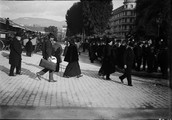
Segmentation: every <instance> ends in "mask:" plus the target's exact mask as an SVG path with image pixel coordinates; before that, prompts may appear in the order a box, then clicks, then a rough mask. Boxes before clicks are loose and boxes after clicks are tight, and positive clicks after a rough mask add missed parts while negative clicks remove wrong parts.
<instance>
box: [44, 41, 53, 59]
mask: <svg viewBox="0 0 172 120" xmlns="http://www.w3.org/2000/svg"><path fill="white" fill-rule="evenodd" d="M51 54H52V43H51V41H50V40H45V41H44V42H43V45H42V55H43V58H44V59H46V60H47V59H48V58H49V57H51Z"/></svg>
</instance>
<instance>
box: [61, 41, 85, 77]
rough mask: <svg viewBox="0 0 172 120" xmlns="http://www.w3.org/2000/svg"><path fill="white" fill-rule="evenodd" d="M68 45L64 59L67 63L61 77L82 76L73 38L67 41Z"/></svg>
mask: <svg viewBox="0 0 172 120" xmlns="http://www.w3.org/2000/svg"><path fill="white" fill-rule="evenodd" d="M69 43H70V45H69V47H68V49H67V52H66V55H65V58H64V61H66V62H68V65H67V66H66V69H65V72H64V74H63V77H67V78H69V77H74V76H77V77H78V78H79V77H82V74H81V69H80V66H79V63H78V60H79V57H78V50H77V46H76V45H75V42H74V40H73V39H72V40H70V41H69Z"/></svg>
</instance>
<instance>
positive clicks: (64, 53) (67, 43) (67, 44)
mask: <svg viewBox="0 0 172 120" xmlns="http://www.w3.org/2000/svg"><path fill="white" fill-rule="evenodd" d="M65 45H66V46H65V48H64V51H63V56H66V52H67V49H68V47H69V42H68V41H65Z"/></svg>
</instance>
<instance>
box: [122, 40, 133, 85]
mask: <svg viewBox="0 0 172 120" xmlns="http://www.w3.org/2000/svg"><path fill="white" fill-rule="evenodd" d="M133 61H134V52H133V43H132V42H129V43H128V45H127V48H126V51H125V53H124V69H125V72H124V74H123V75H122V76H120V77H119V79H120V80H121V82H122V83H123V79H124V78H127V81H128V85H129V86H132V80H131V70H132V65H133Z"/></svg>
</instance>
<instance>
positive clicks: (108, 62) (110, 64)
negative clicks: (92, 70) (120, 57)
mask: <svg viewBox="0 0 172 120" xmlns="http://www.w3.org/2000/svg"><path fill="white" fill-rule="evenodd" d="M115 65H116V64H115V54H114V51H113V48H112V40H111V39H108V38H106V46H105V47H104V50H103V63H102V66H101V68H100V70H99V73H98V74H99V75H102V76H106V80H111V79H110V74H112V73H114V72H115Z"/></svg>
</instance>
